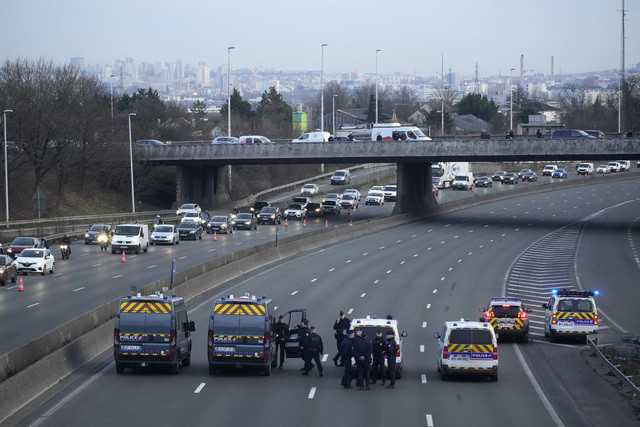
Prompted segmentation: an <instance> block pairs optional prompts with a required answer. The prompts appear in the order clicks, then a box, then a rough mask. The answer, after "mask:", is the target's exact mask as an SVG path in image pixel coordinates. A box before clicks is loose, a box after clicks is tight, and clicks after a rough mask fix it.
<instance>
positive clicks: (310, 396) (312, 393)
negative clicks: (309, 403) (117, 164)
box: [309, 387, 316, 399]
mask: <svg viewBox="0 0 640 427" xmlns="http://www.w3.org/2000/svg"><path fill="white" fill-rule="evenodd" d="M315 395H316V388H315V387H311V391H309V399H313V396H315Z"/></svg>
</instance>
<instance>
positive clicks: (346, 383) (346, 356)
mask: <svg viewBox="0 0 640 427" xmlns="http://www.w3.org/2000/svg"><path fill="white" fill-rule="evenodd" d="M352 357H353V329H349V330H348V331H347V336H346V338H345V339H343V340H342V343H341V344H340V363H341V364H342V365H343V366H344V374H343V375H342V381H341V382H340V385H341V386H342V387H344V388H351V371H352V365H351V358H352Z"/></svg>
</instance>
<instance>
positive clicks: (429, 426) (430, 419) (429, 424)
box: [427, 414, 433, 427]
mask: <svg viewBox="0 0 640 427" xmlns="http://www.w3.org/2000/svg"><path fill="white" fill-rule="evenodd" d="M427 427H433V417H432V416H431V414H427Z"/></svg>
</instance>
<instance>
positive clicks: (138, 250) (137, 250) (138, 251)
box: [136, 246, 140, 254]
mask: <svg viewBox="0 0 640 427" xmlns="http://www.w3.org/2000/svg"><path fill="white" fill-rule="evenodd" d="M139 253H140V246H138V247H137V248H136V254H139Z"/></svg>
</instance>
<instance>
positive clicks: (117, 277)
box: [112, 274, 122, 279]
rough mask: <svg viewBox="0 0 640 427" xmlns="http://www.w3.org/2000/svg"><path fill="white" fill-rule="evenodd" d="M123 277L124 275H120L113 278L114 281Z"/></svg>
mask: <svg viewBox="0 0 640 427" xmlns="http://www.w3.org/2000/svg"><path fill="white" fill-rule="evenodd" d="M121 277H122V274H118V275H117V276H113V277H112V279H119V278H121Z"/></svg>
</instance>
